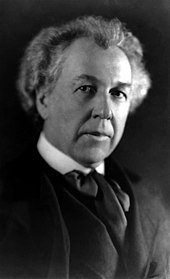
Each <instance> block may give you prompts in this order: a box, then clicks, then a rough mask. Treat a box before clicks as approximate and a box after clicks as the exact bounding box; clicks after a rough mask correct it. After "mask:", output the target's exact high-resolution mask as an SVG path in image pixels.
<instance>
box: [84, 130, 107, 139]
mask: <svg viewBox="0 0 170 279" xmlns="http://www.w3.org/2000/svg"><path fill="white" fill-rule="evenodd" d="M87 134H89V135H92V136H96V137H109V138H110V135H109V134H108V133H105V132H99V131H92V132H88V133H87Z"/></svg>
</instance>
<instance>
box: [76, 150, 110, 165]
mask: <svg viewBox="0 0 170 279" xmlns="http://www.w3.org/2000/svg"><path fill="white" fill-rule="evenodd" d="M82 155H83V154H82ZM108 156H109V154H108V152H107V153H106V152H103V150H102V151H101V150H95V151H94V150H93V151H91V152H86V153H84V156H83V157H82V156H81V157H82V158H81V160H80V163H81V164H83V165H84V166H86V167H93V168H94V167H96V166H98V165H99V164H100V163H101V162H102V161H103V160H104V159H105V158H106V157H108Z"/></svg>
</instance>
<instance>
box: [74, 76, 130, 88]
mask: <svg viewBox="0 0 170 279" xmlns="http://www.w3.org/2000/svg"><path fill="white" fill-rule="evenodd" d="M81 80H88V81H90V82H95V83H97V82H98V83H101V81H100V80H99V79H98V78H96V77H95V76H92V75H86V74H82V75H80V76H77V77H75V78H74V79H73V85H74V84H75V83H76V82H78V81H81ZM131 85H132V83H129V82H127V83H126V82H121V81H118V82H117V84H116V86H117V87H131Z"/></svg>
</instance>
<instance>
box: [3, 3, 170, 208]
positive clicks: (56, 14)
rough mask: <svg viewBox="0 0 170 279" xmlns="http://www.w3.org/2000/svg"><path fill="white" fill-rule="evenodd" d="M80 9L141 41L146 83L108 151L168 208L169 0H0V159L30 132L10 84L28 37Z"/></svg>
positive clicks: (18, 149)
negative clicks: (114, 22) (117, 22)
mask: <svg viewBox="0 0 170 279" xmlns="http://www.w3.org/2000/svg"><path fill="white" fill-rule="evenodd" d="M85 14H94V15H103V16H106V17H108V18H111V17H113V16H116V17H118V18H120V19H121V20H122V21H125V22H126V23H127V26H128V27H129V29H131V30H132V31H133V33H134V34H135V35H136V36H138V37H139V39H140V40H141V42H142V43H143V45H144V50H145V58H146V66H147V68H148V70H149V71H150V73H151V77H152V83H153V85H152V89H151V90H150V92H149V96H148V98H147V99H146V100H145V102H144V103H143V105H142V106H141V107H140V108H139V109H138V110H137V112H136V113H135V114H134V116H131V117H130V118H129V120H128V123H127V128H126V131H125V134H124V138H123V139H122V141H121V143H120V145H119V147H118V148H117V150H116V152H115V155H114V156H115V157H116V158H117V159H119V160H120V161H121V162H122V163H123V164H124V165H125V166H127V167H128V168H130V169H132V170H133V171H135V172H137V173H138V174H140V175H141V176H142V177H143V179H144V182H145V183H144V185H146V187H150V190H151V192H152V193H153V194H155V193H156V194H160V195H161V197H162V198H163V201H164V204H165V205H166V206H167V208H169V209H170V201H169V200H170V149H169V140H170V92H169V88H170V1H169V0H157V1H155V0H70V1H69V0H0V62H1V66H0V165H3V164H5V163H6V162H8V161H9V160H11V159H12V158H15V157H16V156H18V155H19V154H20V153H21V152H22V151H23V149H24V148H25V147H26V146H27V145H28V144H29V143H30V141H31V140H32V138H33V137H34V133H33V131H32V129H31V124H30V122H29V120H28V119H27V117H26V116H25V114H24V112H23V111H22V109H21V108H20V105H19V101H18V99H17V97H16V87H15V82H16V78H17V73H18V67H19V63H20V59H21V57H22V55H23V52H24V49H25V47H26V45H27V43H28V41H29V40H30V39H31V38H32V37H33V36H34V35H36V34H37V32H39V31H40V29H42V28H43V27H47V26H50V25H55V24H56V23H59V22H63V21H65V20H68V19H72V18H73V17H75V16H79V15H85Z"/></svg>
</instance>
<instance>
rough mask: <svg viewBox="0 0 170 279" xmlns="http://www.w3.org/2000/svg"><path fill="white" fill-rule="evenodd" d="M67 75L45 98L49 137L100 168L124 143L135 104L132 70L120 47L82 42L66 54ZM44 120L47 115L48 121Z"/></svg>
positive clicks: (87, 162) (81, 161)
mask: <svg viewBox="0 0 170 279" xmlns="http://www.w3.org/2000/svg"><path fill="white" fill-rule="evenodd" d="M65 55H66V60H65V62H64V64H63V69H62V73H61V75H60V77H59V79H58V81H57V84H56V86H55V88H54V90H53V92H52V93H51V94H49V95H48V96H46V97H45V98H46V100H45V104H46V105H45V106H44V108H43V109H44V110H45V114H42V113H41V112H40V114H41V115H42V117H43V118H44V133H45V136H46V138H47V139H48V140H49V141H50V142H51V143H52V144H53V145H54V146H55V147H57V148H58V149H59V150H61V151H62V152H64V153H65V154H67V155H69V156H70V157H72V158H73V159H75V160H76V161H77V162H79V163H80V164H82V165H84V166H88V167H95V166H97V165H98V164H99V163H100V162H101V161H102V160H103V159H105V158H106V157H108V156H109V155H110V154H111V152H112V151H113V150H114V149H115V147H116V146H117V144H118V143H119V141H120V139H121V137H122V134H123V131H124V127H125V123H126V119H127V115H128V112H129V106H130V99H131V79H132V75H131V67H130V64H129V61H128V58H127V57H126V55H125V54H124V53H123V51H121V50H120V49H119V48H118V47H116V46H115V47H114V48H109V49H107V50H104V49H102V48H100V47H99V46H98V45H96V44H95V43H94V42H93V41H92V40H88V39H84V38H83V39H78V40H76V41H75V42H74V43H73V44H72V45H71V46H70V47H69V48H68V49H67V50H66V52H65ZM44 115H45V116H44Z"/></svg>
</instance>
